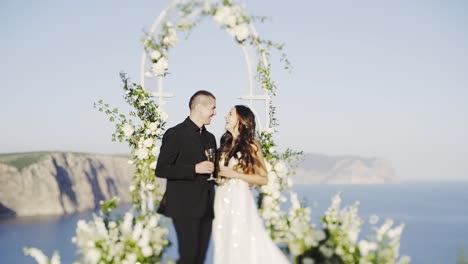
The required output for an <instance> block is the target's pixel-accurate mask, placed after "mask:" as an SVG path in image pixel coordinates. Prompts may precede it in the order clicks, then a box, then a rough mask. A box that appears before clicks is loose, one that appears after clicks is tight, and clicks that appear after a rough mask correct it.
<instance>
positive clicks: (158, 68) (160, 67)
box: [152, 57, 169, 75]
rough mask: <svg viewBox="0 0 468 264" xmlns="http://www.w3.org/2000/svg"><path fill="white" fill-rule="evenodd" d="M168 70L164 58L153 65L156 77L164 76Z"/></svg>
mask: <svg viewBox="0 0 468 264" xmlns="http://www.w3.org/2000/svg"><path fill="white" fill-rule="evenodd" d="M168 68H169V63H168V61H167V59H166V58H165V57H161V58H160V59H159V60H158V61H157V62H156V63H153V66H152V69H153V72H154V73H156V74H157V75H164V73H166V70H167V69H168Z"/></svg>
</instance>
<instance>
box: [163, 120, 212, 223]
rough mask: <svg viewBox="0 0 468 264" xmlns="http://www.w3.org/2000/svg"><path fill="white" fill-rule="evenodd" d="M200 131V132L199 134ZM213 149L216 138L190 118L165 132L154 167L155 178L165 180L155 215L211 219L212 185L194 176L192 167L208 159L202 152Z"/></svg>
mask: <svg viewBox="0 0 468 264" xmlns="http://www.w3.org/2000/svg"><path fill="white" fill-rule="evenodd" d="M200 130H201V132H200ZM208 148H214V149H216V139H215V137H214V136H213V134H211V133H210V132H208V131H207V130H206V129H205V127H204V126H203V127H202V128H201V129H200V128H199V127H198V126H197V125H196V124H195V123H194V122H193V121H192V120H190V118H189V117H187V118H186V119H185V121H184V122H182V123H180V124H178V125H176V126H175V127H172V128H170V129H168V130H167V131H166V133H165V134H164V136H163V139H162V145H161V151H160V154H159V157H158V162H157V166H156V170H155V173H156V177H160V178H165V179H167V185H166V192H165V193H164V196H163V199H162V201H161V204H160V206H159V209H158V212H159V213H161V214H164V215H166V216H169V217H193V218H202V217H211V218H213V217H214V212H213V205H214V183H213V181H207V178H208V177H209V175H206V174H197V173H195V164H197V163H199V162H201V161H204V160H207V157H206V153H205V150H206V149H208Z"/></svg>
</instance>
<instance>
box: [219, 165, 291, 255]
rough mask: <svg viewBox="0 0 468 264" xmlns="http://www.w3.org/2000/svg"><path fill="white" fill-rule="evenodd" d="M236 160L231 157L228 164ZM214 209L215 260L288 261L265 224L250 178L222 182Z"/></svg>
mask: <svg viewBox="0 0 468 264" xmlns="http://www.w3.org/2000/svg"><path fill="white" fill-rule="evenodd" d="M236 163H237V160H235V159H234V158H231V160H230V161H229V164H228V166H229V167H230V168H232V167H233V166H234V165H235V164H236ZM214 211H215V218H214V220H213V249H214V257H213V259H214V264H263V263H268V264H283V263H289V261H288V260H287V258H286V257H285V255H283V253H282V252H281V251H280V250H279V248H278V247H277V246H276V244H275V243H274V242H273V241H272V239H271V238H270V236H269V235H268V233H267V231H266V229H265V227H264V226H263V222H262V219H261V218H260V215H259V213H258V209H257V206H256V203H255V199H254V196H253V194H252V192H251V190H250V188H249V185H248V183H247V182H245V181H242V180H239V179H226V180H225V181H224V183H223V184H222V185H219V186H218V187H217V189H216V195H215V204H214Z"/></svg>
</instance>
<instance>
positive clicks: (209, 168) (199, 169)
mask: <svg viewBox="0 0 468 264" xmlns="http://www.w3.org/2000/svg"><path fill="white" fill-rule="evenodd" d="M213 171H214V163H213V162H211V161H206V160H205V161H202V162H200V163H197V164H195V172H196V173H198V174H210V173H213Z"/></svg>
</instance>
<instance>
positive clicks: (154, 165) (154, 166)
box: [150, 161, 156, 170]
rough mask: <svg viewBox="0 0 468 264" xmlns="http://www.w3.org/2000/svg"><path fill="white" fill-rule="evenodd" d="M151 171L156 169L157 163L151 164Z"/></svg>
mask: <svg viewBox="0 0 468 264" xmlns="http://www.w3.org/2000/svg"><path fill="white" fill-rule="evenodd" d="M150 169H152V170H155V169H156V161H153V162H151V164H150Z"/></svg>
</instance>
